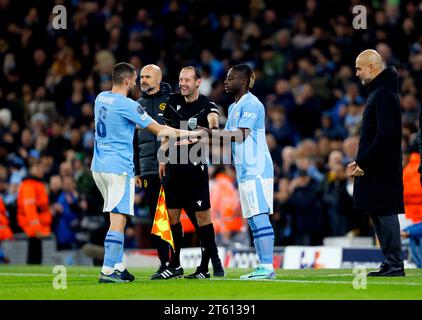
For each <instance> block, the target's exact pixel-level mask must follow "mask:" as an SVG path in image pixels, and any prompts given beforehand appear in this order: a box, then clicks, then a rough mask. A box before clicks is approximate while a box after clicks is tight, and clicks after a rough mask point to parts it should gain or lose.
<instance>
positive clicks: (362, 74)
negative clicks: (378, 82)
mask: <svg viewBox="0 0 422 320" xmlns="http://www.w3.org/2000/svg"><path fill="white" fill-rule="evenodd" d="M383 70H384V63H383V62H382V58H381V56H380V55H379V53H378V52H376V51H375V50H372V49H368V50H365V51H362V52H361V53H360V54H359V55H358V57H357V58H356V76H357V77H358V78H359V79H360V81H362V84H363V85H365V86H366V85H368V84H369V83H370V82H371V81H372V80H374V79H375V77H376V76H377V75H379V74H380V73H381V71H383Z"/></svg>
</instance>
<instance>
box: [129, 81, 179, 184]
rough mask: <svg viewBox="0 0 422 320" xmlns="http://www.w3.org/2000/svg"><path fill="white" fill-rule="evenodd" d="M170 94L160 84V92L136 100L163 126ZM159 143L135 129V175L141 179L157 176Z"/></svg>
mask: <svg viewBox="0 0 422 320" xmlns="http://www.w3.org/2000/svg"><path fill="white" fill-rule="evenodd" d="M170 93H171V86H170V85H169V84H168V83H165V82H162V83H161V84H160V91H158V92H157V93H155V94H152V95H149V94H142V98H140V99H139V100H138V102H139V103H140V104H141V106H142V107H143V108H144V110H145V111H146V112H147V113H148V114H149V115H150V116H151V118H153V119H154V120H155V121H157V122H158V123H160V124H164V120H163V112H164V110H165V108H166V107H167V100H168V98H169V96H170ZM160 145H161V142H160V140H159V138H157V137H156V136H155V135H153V134H152V133H150V132H149V131H148V130H140V129H136V131H135V137H134V162H135V175H137V176H138V175H140V176H141V177H145V176H149V175H158V161H157V151H158V149H159V148H160Z"/></svg>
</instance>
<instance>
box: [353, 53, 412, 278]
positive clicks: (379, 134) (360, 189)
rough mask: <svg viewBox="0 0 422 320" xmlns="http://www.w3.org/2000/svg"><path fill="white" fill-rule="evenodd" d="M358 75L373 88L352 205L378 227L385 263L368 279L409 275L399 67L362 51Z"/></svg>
mask: <svg viewBox="0 0 422 320" xmlns="http://www.w3.org/2000/svg"><path fill="white" fill-rule="evenodd" d="M356 75H357V76H358V77H359V78H360V80H361V81H362V83H363V84H364V85H365V86H366V87H367V89H368V99H367V104H366V107H365V111H364V113H363V118H362V127H361V133H360V135H361V136H360V142H359V149H358V154H357V157H356V161H355V162H353V163H351V164H350V165H349V170H350V171H349V172H350V175H351V176H354V177H355V183H354V191H353V207H354V209H355V210H357V211H359V212H365V213H368V214H369V215H370V217H371V220H372V221H373V223H374V226H375V231H376V234H377V236H378V239H379V241H380V245H381V249H382V253H383V255H384V256H385V258H386V259H385V261H384V263H383V264H382V265H381V268H380V270H378V271H375V272H371V273H369V274H368V275H369V276H404V269H403V259H402V257H401V241H400V224H399V221H398V217H397V215H398V214H400V213H404V204H403V173H402V153H401V134H402V133H401V131H402V128H401V109H400V101H399V96H398V80H397V72H396V70H395V68H393V67H388V68H384V65H383V62H382V59H381V57H380V56H379V54H378V53H377V52H376V51H374V50H365V51H363V52H362V53H361V54H360V55H359V56H358V58H357V59H356Z"/></svg>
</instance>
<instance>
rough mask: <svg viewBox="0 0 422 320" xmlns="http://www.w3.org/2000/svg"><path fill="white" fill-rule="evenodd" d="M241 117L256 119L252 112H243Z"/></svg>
mask: <svg viewBox="0 0 422 320" xmlns="http://www.w3.org/2000/svg"><path fill="white" fill-rule="evenodd" d="M243 117H244V118H251V119H255V118H256V113H254V112H247V111H245V112H243Z"/></svg>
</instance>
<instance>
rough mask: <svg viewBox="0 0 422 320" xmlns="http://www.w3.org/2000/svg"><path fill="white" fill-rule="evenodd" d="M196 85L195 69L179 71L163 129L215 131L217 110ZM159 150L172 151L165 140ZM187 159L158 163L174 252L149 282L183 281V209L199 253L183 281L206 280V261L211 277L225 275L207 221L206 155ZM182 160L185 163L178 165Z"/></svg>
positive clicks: (208, 274)
mask: <svg viewBox="0 0 422 320" xmlns="http://www.w3.org/2000/svg"><path fill="white" fill-rule="evenodd" d="M200 84H201V73H200V71H199V70H198V69H197V68H195V67H191V66H189V67H185V68H183V69H182V70H181V71H180V75H179V88H180V93H177V94H173V95H171V96H170V98H169V100H168V104H167V108H166V109H165V111H164V120H165V122H166V124H167V125H169V126H171V127H173V128H180V126H181V123H182V122H185V123H187V124H188V127H189V130H195V129H196V128H197V127H206V128H210V129H215V128H218V115H219V112H218V108H217V106H216V105H215V103H213V102H211V101H210V100H209V99H208V98H207V97H206V96H204V95H202V94H200V93H199V86H200ZM192 147H193V145H189V146H187V147H186V152H189V151H190V150H191V148H192ZM161 148H162V150H169V148H170V149H171V148H172V147H171V146H170V147H169V140H168V139H163V141H162V147H161ZM187 156H188V155H186V154H181V152H180V148H177V162H176V163H172V162H171V159H170V163H168V164H164V163H160V168H159V174H160V178H163V182H164V190H165V194H166V205H167V209H168V213H169V219H170V224H171V232H172V234H173V240H174V246H175V248H174V252H173V254H172V256H171V259H170V264H169V266H168V268H166V269H165V270H164V271H162V272H161V273H159V274H157V275H156V276H155V277H153V278H151V279H152V280H167V279H172V278H180V277H183V268H182V266H181V265H180V249H181V242H182V238H183V228H182V224H181V223H180V213H181V210H182V209H185V211H186V212H195V217H196V220H197V223H198V226H199V228H198V229H197V232H198V235H199V239H200V243H201V249H202V259H201V263H200V265H199V266H198V267H197V269H196V271H195V272H194V273H193V274H191V275H188V276H186V277H185V278H190V279H206V278H209V277H210V273H209V271H208V264H209V262H210V259H211V260H212V265H213V274H214V276H224V275H225V272H224V269H223V267H222V264H221V260H220V258H219V257H218V251H217V245H216V243H215V233H214V226H213V224H212V221H211V214H210V207H211V206H210V193H209V177H208V166H207V161H206V159H205V156H206V155H199V158H200V160H199V161H198V162H196V161H194V162H191V159H188V157H187ZM184 157H185V158H186V160H187V163H183V162H182V161H181V160H183V158H184ZM170 158H171V155H170Z"/></svg>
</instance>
